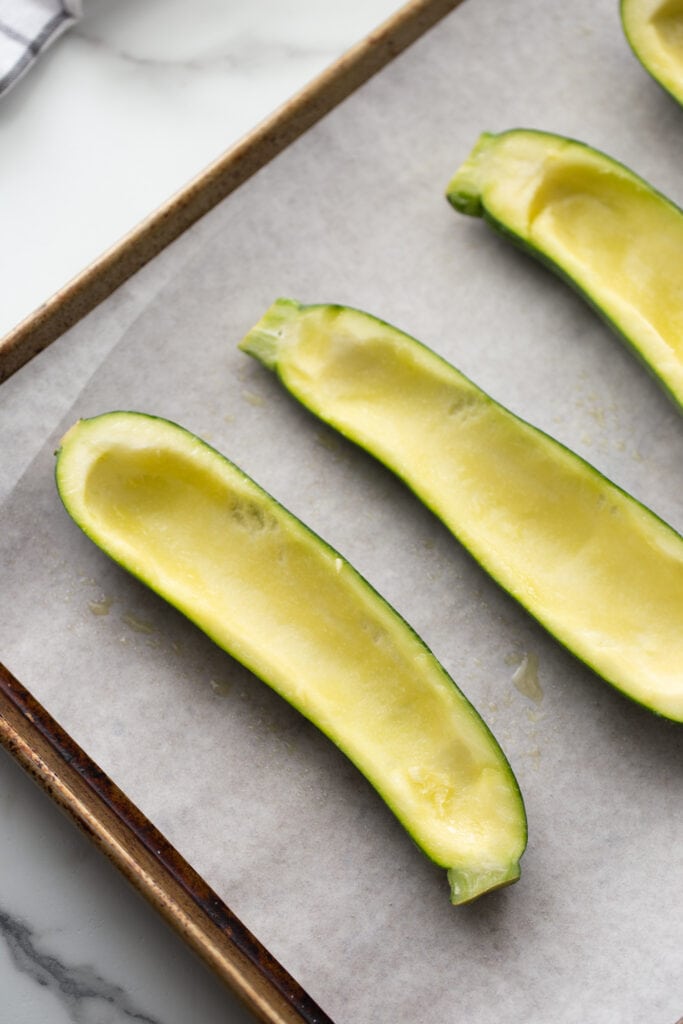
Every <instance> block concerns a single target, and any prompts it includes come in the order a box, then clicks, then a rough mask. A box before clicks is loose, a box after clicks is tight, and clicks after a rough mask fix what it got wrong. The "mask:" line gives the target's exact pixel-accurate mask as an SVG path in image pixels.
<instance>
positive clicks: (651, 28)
mask: <svg viewBox="0 0 683 1024" xmlns="http://www.w3.org/2000/svg"><path fill="white" fill-rule="evenodd" d="M622 16H623V20H624V29H625V31H626V33H627V36H628V38H629V40H630V42H631V44H632V45H633V48H634V50H635V51H636V53H637V54H638V56H639V57H640V59H641V60H642V61H643V63H644V64H645V65H646V66H647V67H648V68H649V69H650V71H651V72H652V74H654V75H655V77H656V78H658V79H659V81H661V82H662V84H663V85H664V86H666V88H669V89H671V91H672V92H674V94H678V95H679V96H680V97H681V98H683V0H625V2H624V4H623V6H622Z"/></svg>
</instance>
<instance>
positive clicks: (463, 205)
mask: <svg viewBox="0 0 683 1024" xmlns="http://www.w3.org/2000/svg"><path fill="white" fill-rule="evenodd" d="M446 195H447V197H448V199H449V201H450V202H451V203H452V204H453V206H454V207H455V208H456V209H457V210H459V211H461V212H462V213H467V214H472V215H474V216H481V217H483V218H484V219H485V220H487V221H488V222H489V223H490V224H491V225H492V226H493V227H494V228H496V229H497V230H499V231H501V232H502V233H503V234H505V235H508V236H511V237H512V238H513V240H515V241H516V242H517V243H519V244H520V245H521V246H522V247H523V248H525V249H526V250H527V251H528V252H530V253H531V254H532V255H535V256H537V257H539V258H540V259H541V260H543V261H544V262H546V263H547V264H548V265H549V266H550V267H551V268H552V269H554V270H555V271H557V272H558V273H560V274H561V275H562V276H564V277H566V278H567V279H568V280H569V281H570V283H572V284H573V286H574V287H575V288H576V289H577V290H578V291H579V292H581V293H583V295H584V296H585V297H586V298H587V299H588V301H589V302H590V303H591V304H592V305H593V306H594V307H595V308H596V309H597V310H598V312H599V313H601V315H602V316H603V317H604V318H605V319H606V320H607V321H608V322H610V323H611V324H612V325H613V326H614V327H615V328H616V330H617V332H618V333H619V334H620V335H621V336H622V337H623V338H624V339H625V340H626V341H627V342H628V343H629V344H630V345H631V346H632V347H633V348H634V349H635V351H636V353H637V354H638V355H639V356H640V357H641V358H642V359H643V360H644V362H645V364H646V365H647V366H648V367H649V368H650V369H651V371H652V372H653V373H654V374H655V376H656V377H657V378H658V379H659V380H660V381H661V383H662V384H663V385H664V387H665V388H666V389H667V390H668V391H669V392H670V393H671V395H672V396H673V398H674V399H675V401H676V402H677V403H678V404H679V405H682V404H683V274H682V273H681V266H682V265H683V212H682V211H681V210H680V209H679V208H678V207H677V206H674V205H673V203H671V202H669V200H668V199H666V198H665V197H664V196H662V195H661V194H660V193H658V192H656V191H655V190H654V189H653V188H651V187H650V186H649V185H648V184H647V183H646V182H645V181H643V180H642V179H641V178H638V177H637V176H636V175H635V174H633V173H632V172H631V171H629V170H628V169H627V168H625V167H623V166H622V165H621V164H619V163H617V162H616V161H614V160H612V159H611V158H610V157H608V156H605V154H604V153H600V152H598V151H597V150H595V149H591V148H590V147H589V146H586V145H583V144H582V143H580V142H575V141H573V140H571V139H566V138H564V137H562V136H558V135H549V134H547V133H545V132H537V131H527V130H523V129H516V130H513V131H508V132H503V133H501V134H500V135H491V134H483V135H481V136H480V138H479V140H478V141H477V143H476V145H475V147H474V149H473V150H472V152H471V154H470V156H469V157H468V159H467V160H466V161H465V163H464V164H463V165H462V166H461V167H460V168H459V170H458V171H457V173H456V174H455V176H454V177H453V179H452V180H451V182H450V184H449V185H448V188H447V190H446Z"/></svg>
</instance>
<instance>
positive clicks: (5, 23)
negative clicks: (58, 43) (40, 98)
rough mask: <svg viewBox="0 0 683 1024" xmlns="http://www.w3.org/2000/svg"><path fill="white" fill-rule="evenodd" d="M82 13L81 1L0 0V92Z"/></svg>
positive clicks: (7, 87)
mask: <svg viewBox="0 0 683 1024" xmlns="http://www.w3.org/2000/svg"><path fill="white" fill-rule="evenodd" d="M80 16H81V0H0V95H2V94H3V93H5V92H7V90H8V89H10V88H11V87H12V86H13V85H14V84H15V83H16V82H18V81H19V79H20V78H21V76H22V75H24V74H25V73H26V72H27V71H28V69H29V68H30V67H31V66H32V65H33V64H34V63H35V61H36V60H37V59H38V57H39V56H40V54H41V53H42V52H43V50H45V49H46V48H47V47H48V46H49V45H50V43H53V42H54V41H55V39H56V38H57V37H58V36H59V35H61V34H62V32H64V30H65V29H67V28H69V26H70V25H73V23H74V22H75V21H77V20H78V19H79V18H80Z"/></svg>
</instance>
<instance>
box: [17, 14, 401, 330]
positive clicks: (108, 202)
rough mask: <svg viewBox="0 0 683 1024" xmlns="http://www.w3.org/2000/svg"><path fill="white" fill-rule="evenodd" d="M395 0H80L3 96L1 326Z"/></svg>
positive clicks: (107, 242)
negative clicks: (79, 8)
mask: <svg viewBox="0 0 683 1024" xmlns="http://www.w3.org/2000/svg"><path fill="white" fill-rule="evenodd" d="M400 6H401V5H400V3H399V2H398V0H323V2H322V3H316V2H315V0H253V2H251V3H248V4H245V3H243V2H240V0H196V2H195V3H193V4H191V5H188V4H187V3H184V2H182V0H147V2H146V3H144V4H140V3H136V2H135V0H85V3H84V8H83V10H84V16H83V19H82V20H81V22H80V23H79V24H78V25H77V26H76V27H75V28H74V29H71V30H70V31H69V32H68V33H67V34H66V35H65V36H63V37H62V38H61V39H60V40H59V41H58V42H57V43H56V44H55V45H54V46H53V47H52V48H51V49H50V50H49V51H48V52H47V53H46V54H44V55H43V57H42V58H41V60H40V61H39V62H38V64H36V65H35V67H34V68H33V69H32V70H31V71H30V72H29V74H28V75H27V76H26V77H25V78H24V79H22V81H21V82H20V84H19V85H18V86H17V87H16V88H15V89H13V90H12V91H11V92H10V93H8V94H7V95H6V96H5V97H4V98H3V100H2V105H1V106H0V138H1V139H2V161H0V222H1V223H2V225H3V246H2V257H1V259H2V264H1V267H2V278H3V284H4V287H3V303H2V309H1V310H0V335H3V334H5V333H6V332H7V331H9V330H10V329H11V328H12V327H13V326H14V325H15V324H16V323H18V322H19V321H20V320H21V319H23V318H24V317H25V316H27V315H28V314H29V313H31V311H32V310H33V309H35V308H36V306H38V305H39V304H40V303H41V302H43V301H44V300H45V299H46V298H47V297H49V296H50V295H52V294H53V293H54V292H55V291H56V290H57V289H58V288H60V287H61V286H62V285H63V284H65V283H66V282H67V281H68V280H70V279H71V278H72V277H73V276H74V275H75V274H77V273H78V272H79V271H80V270H82V269H83V268H84V267H85V266H87V265H88V264H89V263H90V262H91V261H92V260H93V259H94V258H96V257H97V256H99V255H100V254H101V253H102V252H103V251H104V250H106V249H107V248H108V246H110V245H111V244H112V243H114V242H116V241H117V240H118V239H119V238H120V237H121V236H122V235H124V234H125V233H127V232H128V231H129V230H130V229H131V228H133V227H134V226H135V225H136V224H137V223H138V222H139V221H140V220H141V219H142V218H143V217H145V216H146V215H147V214H148V213H150V212H151V211H152V210H154V209H155V208H156V207H157V206H158V205H159V204H160V203H161V202H163V201H164V200H165V199H167V198H168V197H169V196H171V195H172V194H173V193H174V192H175V191H177V190H178V189H179V188H181V187H182V186H183V185H184V184H186V182H187V181H188V180H189V179H190V178H192V177H193V176H194V175H195V174H197V173H199V172H200V171H201V170H202V169H203V168H204V167H205V166H206V165H207V164H209V163H210V162H211V161H212V160H214V159H215V158H216V157H218V156H219V155H220V154H221V153H222V152H223V151H224V150H225V149H226V148H228V147H229V146H230V145H232V144H233V143H234V142H235V141H236V140H237V139H239V138H240V137H241V136H242V135H244V134H245V133H246V132H247V131H249V129H251V128H253V127H254V125H256V124H257V123H258V122H259V121H260V120H261V119H262V118H264V117H265V116H267V115H268V114H269V113H271V111H273V110H274V109H275V108H276V107H278V106H279V105H280V104H281V103H282V102H283V101H284V100H286V99H287V98H288V97H289V96H291V95H292V94H293V93H294V92H296V91H297V90H298V89H299V88H300V87H301V86H302V85H304V84H305V83H306V82H307V81H309V80H310V79H311V78H313V77H314V76H315V75H316V74H318V73H319V72H320V71H322V70H323V69H324V68H325V67H327V66H328V65H329V64H330V63H331V62H332V61H333V60H334V59H335V58H336V57H338V56H339V55H340V54H341V53H342V52H344V51H345V50H346V49H348V47H349V46H351V45H352V44H353V43H355V42H356V41H358V40H359V39H361V38H363V37H364V36H365V35H367V33H368V32H370V31H371V30H372V29H373V28H375V27H376V26H377V25H378V24H380V23H381V22H382V21H383V20H384V19H385V18H386V17H388V16H389V15H390V14H391V13H393V11H394V10H396V9H397V8H398V7H400Z"/></svg>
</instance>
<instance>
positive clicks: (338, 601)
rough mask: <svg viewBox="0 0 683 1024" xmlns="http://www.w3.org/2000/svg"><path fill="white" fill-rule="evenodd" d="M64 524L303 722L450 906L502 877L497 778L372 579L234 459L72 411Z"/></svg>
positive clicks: (517, 808) (507, 820) (127, 417)
mask: <svg viewBox="0 0 683 1024" xmlns="http://www.w3.org/2000/svg"><path fill="white" fill-rule="evenodd" d="M56 479H57V487H58V490H59V494H60V496H61V499H62V501H63V503H64V505H65V507H66V509H67V511H68V512H69V513H70V515H71V516H72V517H73V519H74V520H75V521H76V523H78V525H79V526H80V527H81V528H82V529H83V530H84V531H85V533H86V534H88V536H89V537H90V538H91V539H92V540H93V541H95V543H96V544H98V545H99V546H100V547H101V548H102V549H103V550H104V551H105V552H106V553H107V554H108V555H110V556H111V557H112V558H113V559H114V560H115V561H117V562H118V563H119V564H120V565H122V566H123V567H124V568H125V569H127V570H129V571H130V572H131V573H133V575H135V576H137V577H138V578H139V579H141V580H142V581H143V582H145V583H146V584H147V585H148V586H150V587H151V588H152V589H153V590H155V591H156V592H157V593H158V594H160V595H161V596H162V597H164V598H166V600H168V601H169V602H170V603H171V604H172V605H174V606H175V607H176V608H178V609H179V610H180V611H181V612H183V613H184V614H185V615H186V616H187V617H188V618H189V619H191V620H192V621H193V622H195V623H196V624H197V625H198V626H199V627H200V628H201V629H202V630H204V632H205V633H207V634H208V635H209V636H210V637H211V638H212V639H213V640H215V642H216V643H217V644H218V645H219V646H220V647H222V648H223V649H224V650H226V651H229V652H230V653H231V654H232V655H234V657H235V658H237V659H239V661H241V662H242V663H243V664H244V665H246V666H247V667H248V668H250V669H251V670H252V671H253V672H254V673H255V674H256V675H258V676H260V678H261V679H263V680H264V681H265V682H266V683H268V684H269V685H270V686H271V687H272V688H273V689H274V690H276V691H277V692H278V693H279V694H281V695H282V696H283V697H284V698H285V700H287V701H288V702H289V703H290V704H292V705H293V706H294V707H295V708H298V710H299V711H300V712H301V713H302V714H304V715H305V716H306V717H307V718H309V719H310V720H311V721H312V722H313V723H314V724H315V725H317V726H318V727H319V728H320V729H321V730H322V731H323V732H324V733H326V734H327V735H328V736H329V737H330V739H332V740H333V741H334V743H336V744H337V746H339V747H340V748H341V750H343V751H344V752H345V753H346V754H347V755H348V757H349V758H350V759H351V760H352V761H353V762H354V763H355V764H356V765H357V767H358V768H359V769H360V770H361V771H362V772H363V773H364V774H365V775H366V777H367V778H368V779H369V781H370V782H371V783H372V784H373V786H374V787H375V788H376V789H377V791H378V792H379V793H380V795H381V796H382V797H383V798H384V800H385V801H386V803H387V804H388V805H389V806H390V807H391V809H392V810H393V811H394V813H395V814H396V816H397V817H398V818H399V820H400V821H401V822H402V823H403V825H404V826H405V828H406V829H407V830H408V832H409V833H410V834H411V835H412V836H413V838H414V839H415V841H416V843H417V844H418V845H419V846H420V847H421V848H422V849H423V850H424V851H425V853H426V854H427V855H428V856H429V857H430V858H431V859H432V860H434V861H435V862H436V863H437V864H439V865H442V866H443V867H445V868H446V869H447V870H448V878H449V881H450V886H451V899H452V902H453V903H466V902H469V901H471V900H473V899H475V898H476V897H477V896H479V895H481V894H482V893H484V892H486V891H488V890H490V889H495V888H498V887H500V886H503V885H507V884H509V883H510V882H514V881H515V880H516V879H517V878H518V877H519V859H520V857H521V855H522V853H523V851H524V848H525V845H526V818H525V814H524V807H523V803H522V799H521V796H520V793H519V789H518V787H517V783H516V781H515V778H514V776H513V774H512V770H511V768H510V766H509V764H508V762H507V761H506V759H505V756H504V755H503V753H502V751H501V749H500V747H499V746H498V744H497V743H496V741H495V739H494V738H493V736H492V735H491V733H490V732H489V730H488V728H487V727H486V725H485V724H484V722H483V721H482V719H481V718H480V717H479V715H478V714H477V712H476V711H475V710H474V708H473V707H472V705H471V704H470V703H469V702H468V701H467V699H466V698H465V697H464V695H463V694H462V693H461V692H460V690H459V689H458V688H457V687H456V686H455V684H454V683H453V681H452V679H451V678H450V677H449V676H448V675H447V674H446V672H445V671H444V669H443V668H442V667H441V665H440V664H439V663H438V661H437V660H436V659H435V658H434V655H433V654H432V653H431V652H430V651H429V650H428V649H427V647H426V646H425V645H424V643H423V642H422V641H421V640H420V639H419V637H418V636H417V635H416V634H415V633H414V632H413V630H412V629H410V627H409V626H408V625H407V624H406V622H405V621H404V620H403V619H402V618H401V617H400V616H399V615H398V614H397V612H395V611H394V610H393V609H392V608H391V607H390V606H389V605H388V604H387V603H386V602H385V601H384V600H383V599H382V598H381V597H380V596H379V594H378V593H377V592H376V591H375V590H373V588H372V587H371V586H370V585H369V584H368V583H367V582H366V581H365V580H364V579H363V578H362V577H361V576H360V575H359V574H358V573H357V572H356V571H355V570H354V569H353V568H352V567H351V566H350V565H349V563H348V562H346V561H345V560H344V559H343V558H342V557H341V556H340V555H339V554H338V553H337V552H336V551H334V550H333V549H332V548H330V547H329V546H328V545H327V544H326V543H325V542H324V541H322V540H321V539H320V538H319V537H318V536H316V535H315V534H314V533H312V532H311V531H310V530H309V529H308V528H307V527H306V526H304V525H303V523H301V522H300V521H299V520H298V519H296V518H295V517H294V516H293V515H291V513H289V512H287V511H286V510H285V509H284V508H283V507H282V506H281V505H279V504H278V503H277V502H276V501H275V500H274V499H273V498H272V497H270V495H268V494H267V493H266V492H265V491H263V490H262V489H261V488H260V487H258V486H257V485H256V484H255V483H254V482H253V481H252V480H251V479H250V478H249V477H247V476H246V475H245V474H244V473H243V472H241V470H239V469H238V468H237V467H236V466H235V465H233V463H231V462H229V461H228V460H227V459H226V458H224V457H223V456H222V455H220V454H219V453H218V452H217V451H215V450H214V449H213V448H210V447H209V446H208V445H206V444H205V443H204V442H202V441H201V440H200V439H199V438H197V437H195V436H194V435H192V434H190V433H188V432H187V431H186V430H184V429H182V428H181V427H179V426H177V425H176V424H174V423H170V422H168V421H167V420H162V419H157V418H154V417H151V416H145V415H142V414H138V413H127V412H114V413H108V414H105V415H102V416H99V417H95V418H93V419H89V420H80V421H79V422H77V423H76V424H75V425H74V426H73V427H72V428H71V429H70V430H69V431H68V432H67V434H66V435H65V436H64V438H63V440H62V442H61V446H60V449H59V451H58V453H57V465H56Z"/></svg>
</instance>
